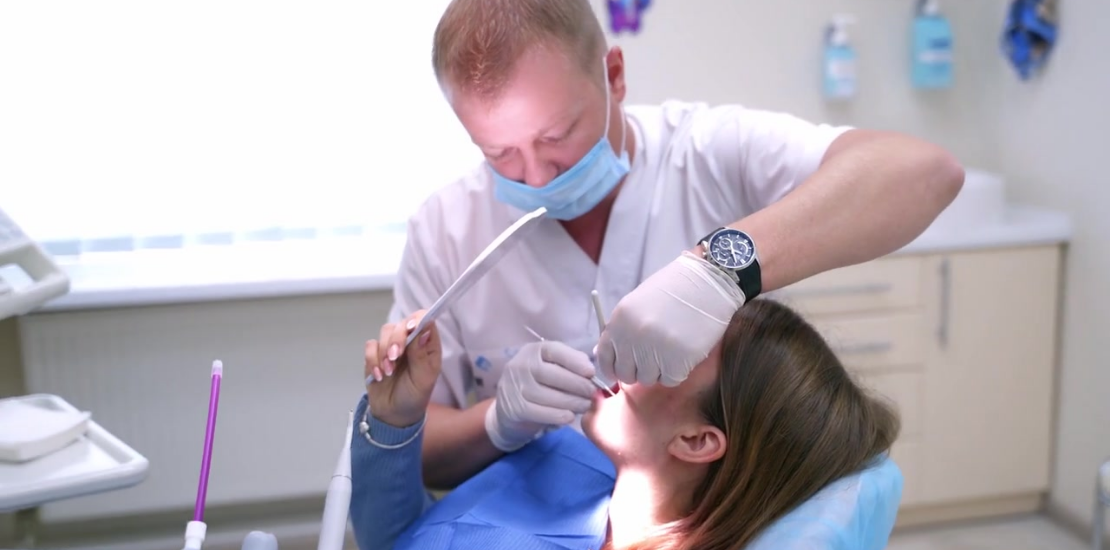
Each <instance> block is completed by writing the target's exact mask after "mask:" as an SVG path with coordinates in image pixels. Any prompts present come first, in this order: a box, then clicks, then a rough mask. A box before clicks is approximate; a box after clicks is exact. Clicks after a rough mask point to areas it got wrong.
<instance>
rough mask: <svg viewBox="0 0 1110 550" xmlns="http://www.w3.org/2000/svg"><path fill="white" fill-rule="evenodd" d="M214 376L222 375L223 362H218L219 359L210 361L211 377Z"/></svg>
mask: <svg viewBox="0 0 1110 550" xmlns="http://www.w3.org/2000/svg"><path fill="white" fill-rule="evenodd" d="M216 375H219V376H223V375H224V362H223V361H220V360H219V359H216V360H215V361H212V376H216Z"/></svg>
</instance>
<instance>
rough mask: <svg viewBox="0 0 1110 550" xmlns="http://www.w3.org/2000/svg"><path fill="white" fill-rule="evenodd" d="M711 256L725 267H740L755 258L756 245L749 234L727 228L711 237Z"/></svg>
mask: <svg viewBox="0 0 1110 550" xmlns="http://www.w3.org/2000/svg"><path fill="white" fill-rule="evenodd" d="M709 256H710V257H711V258H713V260H714V261H716V262H717V263H718V264H720V265H721V267H724V268H725V269H740V268H742V267H745V266H747V265H748V264H750V263H752V260H754V259H755V247H754V246H753V245H752V240H751V239H749V238H748V236H747V235H745V234H743V233H741V232H740V231H737V230H735V229H726V230H724V231H721V232H720V233H717V234H716V235H714V236H713V238H712V239H710V241H709Z"/></svg>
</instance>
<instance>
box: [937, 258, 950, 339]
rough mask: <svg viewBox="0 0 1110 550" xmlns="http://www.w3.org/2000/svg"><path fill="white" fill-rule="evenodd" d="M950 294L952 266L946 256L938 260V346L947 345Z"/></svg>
mask: <svg viewBox="0 0 1110 550" xmlns="http://www.w3.org/2000/svg"><path fill="white" fill-rule="evenodd" d="M951 294H952V268H951V266H949V265H948V258H944V259H943V260H941V261H940V315H939V320H938V322H939V324H938V326H937V343H939V344H940V347H941V348H942V349H943V348H947V347H948V317H949V314H950V310H951V304H950V302H951V298H952V296H951Z"/></svg>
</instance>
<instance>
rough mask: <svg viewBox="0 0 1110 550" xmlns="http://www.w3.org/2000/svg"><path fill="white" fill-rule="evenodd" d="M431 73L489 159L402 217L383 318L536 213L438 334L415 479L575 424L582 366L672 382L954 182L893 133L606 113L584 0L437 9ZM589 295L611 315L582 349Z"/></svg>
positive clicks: (620, 110)
mask: <svg viewBox="0 0 1110 550" xmlns="http://www.w3.org/2000/svg"><path fill="white" fill-rule="evenodd" d="M432 65H433V67H434V69H435V74H436V77H437V78H438V80H439V82H440V85H441V87H442V89H443V92H444V95H445V98H446V99H447V101H448V102H449V103H450V105H451V107H452V109H453V110H454V112H455V114H456V115H457V116H458V118H459V120H460V121H461V123H462V125H463V126H464V127H465V129H466V130H467V132H468V133H469V134H470V136H471V138H472V140H473V142H474V144H475V145H476V146H478V147H479V148H480V149H481V150H482V152H483V153H484V154H485V157H486V162H484V163H483V164H482V165H481V166H477V167H475V169H474V170H473V171H472V172H470V173H468V174H465V175H463V176H462V177H461V178H460V179H458V180H457V181H455V182H453V183H451V184H449V185H447V186H445V187H443V188H442V189H440V190H439V191H437V192H436V193H435V194H434V195H433V196H431V197H430V198H429V199H428V200H427V201H426V202H425V203H424V204H423V205H422V206H421V207H420V208H419V209H418V211H417V212H416V213H415V214H414V215H413V217H412V218H411V220H410V221H409V225H408V239H407V244H406V247H405V251H404V255H403V258H402V261H401V266H400V270H399V273H398V278H397V282H396V286H395V294H394V305H393V308H392V310H391V312H390V318H389V320H390V322H394V323H396V322H399V321H400V320H402V319H405V318H407V317H409V316H410V315H412V314H413V313H414V312H416V311H418V310H420V309H421V308H425V307H428V306H430V305H431V304H432V303H433V302H434V301H435V300H436V299H437V298H438V297H439V296H440V295H441V294H442V293H443V292H444V291H445V290H446V289H447V287H448V285H450V284H451V282H452V281H454V280H455V279H456V278H457V277H458V276H459V275H460V274H461V273H462V271H463V270H464V269H465V268H466V266H467V265H469V263H470V262H471V261H472V260H473V259H474V258H475V257H476V256H477V255H478V253H479V252H480V251H481V250H482V249H483V248H484V247H485V246H486V245H488V244H489V243H490V242H491V241H492V240H493V239H494V238H496V237H497V235H498V234H499V233H501V231H502V230H504V229H505V228H506V227H508V226H509V225H511V224H512V223H513V222H514V221H516V220H517V219H519V218H520V217H521V216H522V215H523V214H524V213H526V212H528V211H531V210H533V209H535V208H537V207H539V206H546V207H547V208H548V210H549V216H548V219H544V220H543V221H542V223H541V224H540V225H539V226H538V227H537V228H536V229H535V231H533V232H532V233H530V234H529V235H528V238H527V240H526V241H525V242H523V243H521V244H520V245H518V246H517V247H516V248H514V249H513V250H512V251H511V252H510V253H509V254H508V255H507V256H506V257H505V258H503V259H502V260H501V263H500V264H499V265H498V267H497V268H496V269H494V270H492V271H491V272H490V273H489V274H487V275H486V276H485V277H484V278H483V279H482V280H481V281H479V282H478V283H477V285H475V286H474V287H473V288H472V289H471V290H470V291H469V292H468V293H467V294H466V295H465V296H464V297H463V298H462V300H461V301H460V303H459V304H458V305H457V306H456V307H455V308H453V310H452V311H449V312H447V313H446V314H445V315H443V316H442V317H440V319H439V320H438V322H437V326H438V327H439V334H440V338H441V341H442V354H443V356H442V372H441V374H440V376H439V379H438V380H437V382H436V384H435V389H434V391H433V392H432V396H431V403H430V404H429V405H428V408H427V419H426V423H425V425H424V430H425V433H424V438H423V453H422V456H423V470H424V481H425V483H426V484H427V485H429V486H431V487H436V488H449V487H453V486H455V485H457V484H459V483H461V482H462V481H464V480H466V479H467V478H469V477H470V476H472V475H473V474H475V473H476V472H478V471H480V470H481V469H482V468H484V467H485V466H487V465H488V464H490V463H491V462H493V461H494V460H495V459H496V458H498V457H499V456H501V455H502V454H504V453H507V452H512V451H514V450H516V449H519V448H520V447H522V446H524V445H525V444H527V443H528V442H529V441H531V440H533V439H534V438H535V437H536V436H538V435H539V434H541V433H543V432H544V431H545V430H547V429H549V428H551V427H554V426H560V425H565V424H571V423H574V422H575V418H576V414H579V413H582V412H585V411H586V410H587V409H588V408H589V404H590V400H591V398H592V397H593V396H594V393H595V392H596V391H597V390H596V388H595V387H594V386H593V385H592V384H591V383H590V381H589V378H590V377H591V376H593V375H594V374H595V370H596V371H600V372H597V374H599V375H601V376H602V377H603V378H606V379H607V380H609V381H611V382H615V381H617V380H620V381H621V382H624V383H640V384H655V383H660V384H664V385H668V386H673V385H677V384H679V383H680V382H682V381H683V380H685V379H686V377H687V376H688V375H689V374H690V371H691V369H692V368H693V366H694V365H696V364H698V363H700V362H701V361H702V360H703V359H705V358H706V357H707V355H708V353H709V351H710V348H711V347H712V345H713V343H714V342H717V341H719V340H720V339H721V337H722V335H723V332H724V330H725V327H726V326H727V324H728V320H729V319H730V318H731V317H732V315H733V313H734V312H735V311H736V309H737V308H739V307H741V306H742V305H743V304H744V303H745V302H746V301H749V300H751V299H753V298H755V297H756V296H758V295H759V294H760V293H763V292H768V291H771V290H774V289H777V288H781V287H784V286H786V285H789V284H792V283H794V282H797V281H800V280H802V279H805V278H807V277H810V276H813V275H816V274H818V273H821V272H824V271H827V270H830V269H834V268H838V267H843V266H848V265H852V264H856V263H861V262H865V261H869V260H872V259H875V258H878V257H880V256H883V255H886V254H888V253H890V252H893V251H895V250H897V249H898V248H901V247H902V246H904V245H905V244H907V243H909V242H910V241H911V240H913V239H914V238H915V237H917V236H918V235H919V234H920V233H921V232H923V231H924V230H925V229H926V228H927V227H928V226H929V224H930V223H931V222H932V221H933V219H934V218H935V217H936V216H937V215H938V214H939V213H940V212H941V211H942V210H943V209H944V208H945V207H946V206H947V205H948V204H949V203H950V202H951V201H952V200H953V199H954V198H955V196H956V194H957V193H958V192H959V190H960V187H961V186H962V184H963V169H962V168H961V166H960V165H959V164H958V163H957V161H956V160H955V159H954V158H953V157H952V155H950V154H949V153H947V152H945V151H944V150H942V149H941V148H939V147H937V146H935V145H932V144H929V143H926V142H923V141H920V140H918V139H915V138H913V137H909V136H906V135H901V134H897V133H891V132H880V131H871V130H862V129H852V128H845V127H833V126H828V125H822V124H814V123H810V122H807V121H805V120H801V119H799V118H796V117H794V116H791V115H789V114H784V113H776V112H768V111H762V110H756V109H751V108H746V107H743V106H740V105H721V106H715V107H712V106H708V105H705V104H702V103H688V102H680V101H668V102H665V103H663V104H661V105H645V106H628V107H625V106H624V99H625V96H626V94H627V88H626V80H625V76H626V75H625V64H624V58H623V54H622V52H621V50H620V48H618V47H612V48H609V47H607V45H606V39H605V35H604V33H603V31H602V28H601V25H600V23H599V22H598V20H597V18H596V16H595V15H594V13H593V11H592V9H591V7H590V3H589V2H588V0H454V1H453V2H452V3H451V4H450V5H449V6H448V8H447V10H446V11H445V13H444V14H443V16H442V18H441V20H440V23H439V26H438V27H437V29H436V32H435V37H434V44H433V53H432ZM429 154H430V155H431V157H430V158H434V154H435V152H434V151H430V152H429ZM593 289H597V290H598V291H599V293H600V296H601V298H602V302H603V304H604V306H605V307H606V308H607V309H609V310H611V311H612V315H611V318H610V321H609V324H608V326H607V328H606V330H605V332H604V334H600V341H599V327H598V326H597V322H596V321H595V316H594V314H593V310H592V309H591V304H590V299H589V296H590V291H591V290H593ZM529 329H531V330H532V331H535V332H536V333H538V334H540V335H541V336H543V338H544V341H542V342H539V341H536V338H535V337H534V336H532V335H531V334H530V332H529ZM595 348H596V352H597V357H596V360H597V367H596V368H595V364H594V357H592V353H593V352H594V350H595ZM399 352H400V349H396V350H389V351H388V352H387V357H389V358H391V359H396V358H397V356H398V354H399ZM393 369H394V364H393V361H389V360H387V361H384V362H383V364H382V368H381V369H379V372H376V373H375V375H376V376H379V377H384V376H390V375H392V373H393Z"/></svg>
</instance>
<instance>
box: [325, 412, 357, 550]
mask: <svg viewBox="0 0 1110 550" xmlns="http://www.w3.org/2000/svg"><path fill="white" fill-rule="evenodd" d="M354 422H355V412H354V411H350V412H348V413H347V435H346V436H344V439H343V448H342V449H341V450H340V451H339V461H338V463H337V464H336V465H335V473H334V474H332V476H331V483H330V484H328V494H327V497H325V499H324V519H323V521H322V522H321V524H320V542H319V543H318V544H317V546H316V549H317V550H343V543H344V540H345V539H346V536H347V514H348V512H349V511H350V506H351V433H352V432H353V431H354Z"/></svg>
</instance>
